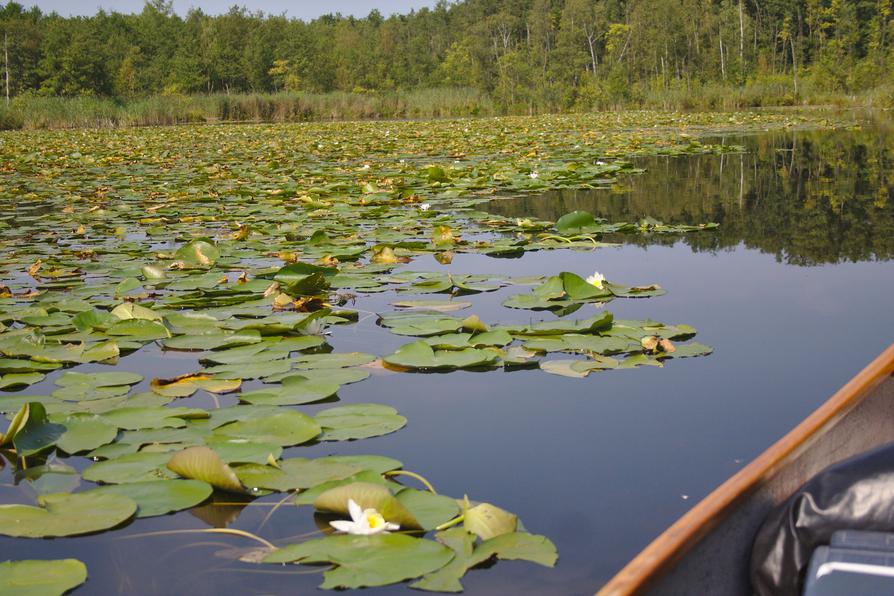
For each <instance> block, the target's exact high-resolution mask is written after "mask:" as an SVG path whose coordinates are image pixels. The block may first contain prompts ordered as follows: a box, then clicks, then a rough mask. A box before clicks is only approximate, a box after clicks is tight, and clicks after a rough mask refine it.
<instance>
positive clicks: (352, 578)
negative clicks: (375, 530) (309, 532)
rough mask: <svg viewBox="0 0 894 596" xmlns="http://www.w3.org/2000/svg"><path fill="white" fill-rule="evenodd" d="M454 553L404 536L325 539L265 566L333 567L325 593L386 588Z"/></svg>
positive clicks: (277, 555)
mask: <svg viewBox="0 0 894 596" xmlns="http://www.w3.org/2000/svg"><path fill="white" fill-rule="evenodd" d="M452 558H453V553H452V551H451V550H450V549H448V548H447V547H445V546H443V545H441V544H438V543H437V542H434V541H432V540H422V539H419V538H412V537H410V536H406V535H403V534H378V535H375V536H350V535H342V536H328V537H326V538H320V539H317V540H309V541H307V542H303V543H301V544H294V545H290V546H287V547H285V548H281V549H278V550H276V551H274V552H272V553H271V554H269V555H267V556H266V557H265V558H264V562H265V563H288V562H298V563H332V564H334V565H336V567H335V569H332V570H330V571H327V572H325V574H324V577H325V581H324V582H323V584H322V585H321V586H320V587H321V588H324V589H337V588H348V589H350V588H363V587H375V586H387V585H389V584H394V583H397V582H401V581H404V580H407V579H413V578H416V577H420V576H422V575H425V574H426V573H430V572H432V571H434V570H436V569H440V568H441V567H443V566H444V565H446V564H447V563H449V562H450V560H451V559H452Z"/></svg>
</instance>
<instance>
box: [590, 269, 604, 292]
mask: <svg viewBox="0 0 894 596" xmlns="http://www.w3.org/2000/svg"><path fill="white" fill-rule="evenodd" d="M604 281H605V276H604V275H602V274H601V273H599V272H598V271H594V272H593V275H591V276H590V277H588V278H587V279H586V282H587V283H588V284H590V285H591V286H596V287H597V288H599V289H600V290H601V289H602V282H604Z"/></svg>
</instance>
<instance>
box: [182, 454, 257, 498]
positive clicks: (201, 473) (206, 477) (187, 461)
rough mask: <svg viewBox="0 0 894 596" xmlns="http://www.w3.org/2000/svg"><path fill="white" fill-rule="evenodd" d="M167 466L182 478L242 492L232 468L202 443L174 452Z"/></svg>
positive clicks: (240, 484)
mask: <svg viewBox="0 0 894 596" xmlns="http://www.w3.org/2000/svg"><path fill="white" fill-rule="evenodd" d="M167 466H168V469H169V470H171V471H172V472H176V473H177V474H178V475H180V476H182V477H183V478H190V479H193V480H201V481H202V482H207V483H208V484H210V485H211V486H213V487H214V488H219V489H221V490H226V491H230V492H237V493H239V492H244V489H243V487H242V483H241V482H239V478H238V477H237V476H236V474H235V472H233V469H232V468H231V467H230V466H228V465H227V464H225V463H224V462H223V460H221V459H220V456H219V455H217V453H215V452H214V450H212V449H210V448H209V447H206V446H204V445H201V446H196V447H189V448H188V449H184V450H183V451H180V452H178V453H176V454H174V455H173V456H172V457H171V459H170V460H169V461H168V463H167Z"/></svg>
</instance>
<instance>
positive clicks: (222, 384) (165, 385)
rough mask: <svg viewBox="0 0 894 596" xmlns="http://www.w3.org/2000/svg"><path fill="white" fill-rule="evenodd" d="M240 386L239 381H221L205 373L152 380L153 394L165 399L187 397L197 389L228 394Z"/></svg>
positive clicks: (240, 382)
mask: <svg viewBox="0 0 894 596" xmlns="http://www.w3.org/2000/svg"><path fill="white" fill-rule="evenodd" d="M241 386H242V380H241V379H221V378H216V377H212V376H211V375H209V374H205V373H193V374H187V375H182V376H179V377H175V378H173V379H152V382H151V383H150V387H151V389H152V391H153V392H155V393H157V394H159V395H164V396H166V397H189V396H190V395H192V394H193V393H195V392H196V391H198V390H199V389H202V390H204V391H208V392H210V393H230V392H232V391H236V390H237V389H239V387H241Z"/></svg>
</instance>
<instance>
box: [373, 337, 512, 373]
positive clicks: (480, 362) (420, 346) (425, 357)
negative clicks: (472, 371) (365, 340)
mask: <svg viewBox="0 0 894 596" xmlns="http://www.w3.org/2000/svg"><path fill="white" fill-rule="evenodd" d="M498 358H499V356H498V355H497V354H496V353H494V352H491V351H487V350H479V349H475V348H467V349H464V350H438V351H435V350H433V349H432V347H431V346H430V345H428V343H426V342H425V341H417V342H413V343H409V344H404V345H403V346H401V347H399V348H398V349H397V351H395V352H394V353H393V354H390V355H388V356H385V357H383V358H382V360H383V361H384V362H385V363H386V364H390V365H392V366H397V367H400V368H408V369H411V370H412V369H419V370H451V369H456V368H475V367H479V366H487V365H490V364H494V363H495V362H496V361H497V360H498Z"/></svg>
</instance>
